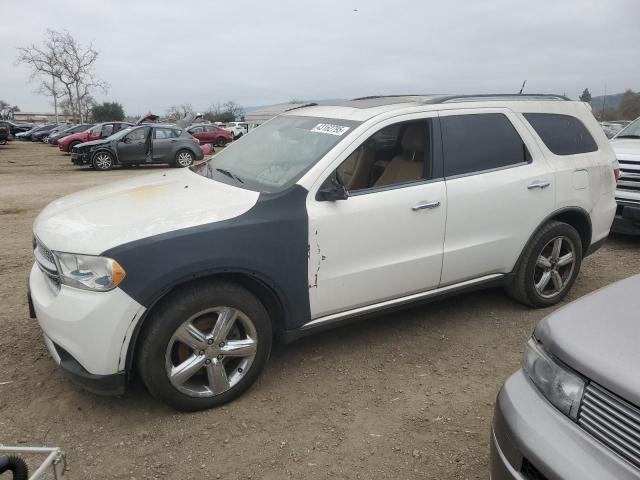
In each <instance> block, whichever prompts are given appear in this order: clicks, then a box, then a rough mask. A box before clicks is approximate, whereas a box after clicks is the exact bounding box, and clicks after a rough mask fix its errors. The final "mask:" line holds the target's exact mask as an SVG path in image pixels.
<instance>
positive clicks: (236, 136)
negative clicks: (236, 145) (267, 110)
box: [233, 132, 243, 140]
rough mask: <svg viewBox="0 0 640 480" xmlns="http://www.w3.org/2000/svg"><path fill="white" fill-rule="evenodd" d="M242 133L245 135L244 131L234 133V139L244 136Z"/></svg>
mask: <svg viewBox="0 0 640 480" xmlns="http://www.w3.org/2000/svg"><path fill="white" fill-rule="evenodd" d="M242 135H243V133H242V132H240V133H238V134H237V135H234V136H233V139H234V140H238V139H239V138H240V137H242Z"/></svg>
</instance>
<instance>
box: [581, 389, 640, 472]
mask: <svg viewBox="0 0 640 480" xmlns="http://www.w3.org/2000/svg"><path fill="white" fill-rule="evenodd" d="M578 424H579V425H580V426H581V427H582V428H583V429H585V430H586V431H587V432H588V433H590V434H591V435H593V436H594V437H595V438H596V439H598V440H599V441H600V442H602V443H603V444H604V445H606V446H607V447H609V448H610V449H611V450H613V451H614V452H616V453H617V454H618V455H620V456H621V457H623V458H625V459H626V460H628V461H629V462H631V463H632V464H633V465H635V466H636V467H639V468H640V409H638V407H636V406H634V405H631V404H630V403H628V402H627V401H625V400H623V399H621V398H620V397H618V396H617V395H614V394H613V393H611V392H609V391H608V390H606V389H604V388H602V387H601V386H599V385H596V384H595V383H593V382H592V383H590V384H589V385H588V386H587V387H586V388H585V393H584V397H583V398H582V404H581V405H580V411H579V413H578Z"/></svg>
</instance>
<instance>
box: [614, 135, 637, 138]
mask: <svg viewBox="0 0 640 480" xmlns="http://www.w3.org/2000/svg"><path fill="white" fill-rule="evenodd" d="M616 138H640V135H618V136H617V137H616Z"/></svg>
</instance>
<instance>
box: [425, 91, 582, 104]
mask: <svg viewBox="0 0 640 480" xmlns="http://www.w3.org/2000/svg"><path fill="white" fill-rule="evenodd" d="M486 100H561V101H571V99H570V98H567V97H565V96H564V95H553V94H548V93H496V94H491V93H489V94H480V95H447V96H443V97H438V98H435V99H433V101H430V102H428V103H449V102H451V103H453V102H465V101H468V102H474V101H476V102H480V101H486Z"/></svg>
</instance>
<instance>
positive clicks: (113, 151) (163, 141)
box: [71, 124, 204, 170]
mask: <svg viewBox="0 0 640 480" xmlns="http://www.w3.org/2000/svg"><path fill="white" fill-rule="evenodd" d="M203 158H204V154H203V152H202V149H201V148H200V145H199V143H198V141H197V140H196V139H195V138H193V137H192V136H191V135H189V134H188V133H187V132H186V131H185V130H182V129H179V128H176V127H173V126H170V125H161V124H153V125H142V126H138V127H133V128H126V129H124V130H120V131H119V132H118V133H115V134H113V135H111V136H110V137H107V138H105V139H102V140H94V141H91V142H85V143H81V144H79V145H75V146H74V147H73V149H72V150H71V161H72V162H73V163H74V164H76V165H90V166H91V167H93V168H94V169H96V170H110V169H112V168H113V167H114V166H131V165H141V164H147V163H148V164H151V163H167V164H170V165H175V166H176V167H190V166H191V165H193V163H194V162H195V161H196V160H202V159H203Z"/></svg>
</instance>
